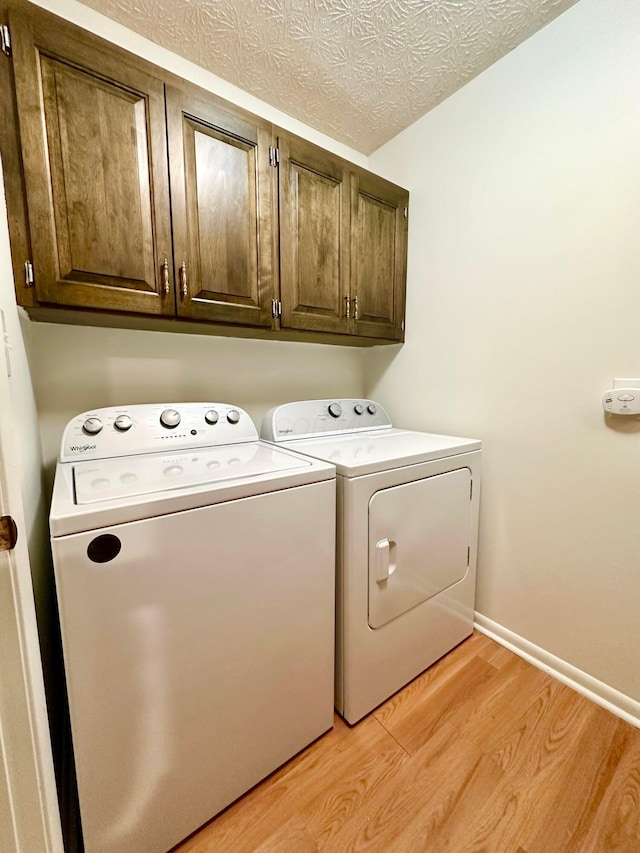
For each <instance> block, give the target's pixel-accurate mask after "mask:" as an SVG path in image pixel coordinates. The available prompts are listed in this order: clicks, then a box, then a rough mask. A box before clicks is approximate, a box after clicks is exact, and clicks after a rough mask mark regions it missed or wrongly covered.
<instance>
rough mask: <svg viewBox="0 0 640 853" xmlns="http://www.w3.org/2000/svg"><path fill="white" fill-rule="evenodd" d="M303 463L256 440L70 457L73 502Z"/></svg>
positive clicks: (239, 476) (241, 476)
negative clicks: (175, 450) (166, 450)
mask: <svg viewBox="0 0 640 853" xmlns="http://www.w3.org/2000/svg"><path fill="white" fill-rule="evenodd" d="M308 466H309V463H308V462H307V461H306V460H305V459H302V458H300V457H298V458H296V457H295V456H293V455H285V454H284V453H280V452H279V451H277V450H276V451H274V449H273V448H271V447H266V446H265V445H263V444H258V443H257V442H248V443H246V444H235V445H227V446H222V447H215V448H206V449H202V448H200V449H195V450H192V451H189V452H185V453H167V454H165V453H149V454H145V455H141V456H125V457H122V458H116V459H99V460H95V461H86V462H76V463H74V464H73V485H74V503H76V504H80V505H82V504H92V503H99V502H102V501H109V500H116V499H122V498H130V497H135V496H136V495H149V494H153V493H155V492H166V491H170V490H173V489H185V488H194V487H197V486H204V485H207V484H209V483H222V482H224V481H225V480H240V479H246V478H249V477H255V476H258V475H260V474H267V473H275V472H277V471H287V470H292V469H296V468H306V467H308Z"/></svg>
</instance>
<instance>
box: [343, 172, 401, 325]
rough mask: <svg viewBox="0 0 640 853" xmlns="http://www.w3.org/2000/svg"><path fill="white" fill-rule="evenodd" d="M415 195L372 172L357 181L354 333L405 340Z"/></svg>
mask: <svg viewBox="0 0 640 853" xmlns="http://www.w3.org/2000/svg"><path fill="white" fill-rule="evenodd" d="M408 205H409V193H408V192H407V191H406V190H403V189H401V188H400V187H398V186H396V185H395V184H391V183H389V182H388V181H385V180H384V179H382V178H379V177H376V176H375V175H372V174H370V173H368V172H354V173H353V174H352V176H351V294H352V295H351V303H352V305H351V307H352V316H353V321H354V329H353V331H354V333H355V334H356V335H359V336H362V337H377V338H385V339H390V340H397V341H401V340H404V303H405V289H406V260H407V222H408V219H407V215H408Z"/></svg>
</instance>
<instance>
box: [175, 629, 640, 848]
mask: <svg viewBox="0 0 640 853" xmlns="http://www.w3.org/2000/svg"><path fill="white" fill-rule="evenodd" d="M316 850H323V851H328V852H329V853H347V851H359V850H367V851H381V852H382V851H384V853H396V852H397V853H414V851H427V853H464V851H478V853H479V851H484V853H602V851H628V853H640V730H639V729H636V728H634V727H633V726H631V725H629V724H628V723H625V722H624V721H622V720H620V719H618V718H617V717H615V716H613V715H612V714H610V713H609V712H608V711H605V710H604V709H603V708H600V707H598V706H597V705H594V704H593V703H591V702H589V701H588V700H587V699H585V698H584V697H583V696H581V695H579V694H578V693H576V692H575V691H573V690H571V689H570V688H569V687H567V686H566V685H564V684H561V683H560V682H559V681H556V680H555V679H553V678H551V677H550V676H548V675H547V674H545V673H544V672H542V671H541V670H539V669H537V668H535V667H534V666H532V665H531V664H528V663H526V662H525V661H523V660H521V659H520V658H518V657H517V656H516V655H514V654H512V653H511V652H509V651H507V650H506V649H504V648H502V647H501V646H499V645H497V644H496V643H494V642H493V641H491V640H489V639H488V638H487V637H484V636H483V635H481V634H478V633H475V634H473V635H472V636H471V637H470V638H469V639H468V640H466V641H465V642H464V643H462V644H461V645H460V646H458V647H457V648H456V649H454V650H453V651H452V652H451V653H450V654H448V655H447V656H446V657H444V658H443V659H442V660H440V661H438V663H436V664H434V666H432V667H431V668H430V669H429V670H427V672H425V673H424V674H423V675H421V676H420V677H419V678H416V679H415V680H414V681H413V682H411V683H410V684H409V685H407V687H405V688H404V689H403V690H401V691H400V692H399V693H397V694H396V695H395V696H393V697H392V698H391V699H390V700H389V701H388V702H386V703H385V704H384V705H381V706H380V707H379V708H378V709H377V710H376V711H374V712H373V713H372V714H370V715H369V716H368V717H366V718H365V719H364V720H362V721H361V722H360V723H358V724H357V725H356V726H354V727H353V728H350V727H349V726H347V725H346V723H344V722H343V721H342V720H341V719H340V718H339V717H337V716H336V720H335V726H334V728H333V729H332V730H331V731H330V732H328V733H327V734H326V735H324V736H323V737H322V738H320V739H319V740H318V741H316V742H315V743H313V744H312V745H311V746H310V747H308V748H307V749H306V750H304V751H303V752H302V753H300V754H299V755H297V756H296V757H295V758H294V759H292V760H291V761H290V762H288V763H287V764H286V765H285V766H284V767H282V768H281V769H280V770H278V771H277V772H276V773H274V774H272V775H271V776H270V777H269V778H268V779H266V780H265V781H264V782H262V783H261V784H260V785H258V786H257V787H255V788H254V789H253V790H252V791H250V792H249V793H248V794H246V795H245V796H244V797H242V798H241V799H240V800H238V801H237V802H236V803H234V804H233V805H232V806H230V807H229V808H228V809H226V811H224V812H223V813H222V814H221V815H219V816H218V817H217V818H215V819H214V820H213V821H211V822H210V823H209V824H207V825H206V826H205V827H204V828H202V829H201V830H200V831H199V832H197V833H196V834H195V835H193V836H191V837H190V838H189V839H187V840H186V841H185V842H183V843H182V844H180V845H179V846H178V847H176V848H175V853H178V851H179V853H205V851H206V853H227V851H228V853H257V851H260V853H267V851H270V853H311V851H316Z"/></svg>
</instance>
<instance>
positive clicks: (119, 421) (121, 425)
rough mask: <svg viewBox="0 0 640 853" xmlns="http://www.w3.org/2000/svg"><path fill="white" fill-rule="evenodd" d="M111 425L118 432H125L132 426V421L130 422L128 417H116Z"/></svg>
mask: <svg viewBox="0 0 640 853" xmlns="http://www.w3.org/2000/svg"><path fill="white" fill-rule="evenodd" d="M113 425H114V427H115V428H116V429H117V430H118V432H126V431H127V430H128V429H131V427H132V426H133V421H132V420H131V418H130V417H129V415H118V417H117V418H116V419H115V421H114V422H113Z"/></svg>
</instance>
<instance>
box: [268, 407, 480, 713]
mask: <svg viewBox="0 0 640 853" xmlns="http://www.w3.org/2000/svg"><path fill="white" fill-rule="evenodd" d="M261 437H262V438H263V439H265V440H267V441H271V442H275V443H276V444H277V446H278V447H281V448H284V447H287V448H289V449H291V450H296V451H298V452H300V453H305V454H308V455H309V456H312V457H313V458H315V459H322V460H324V461H327V462H331V463H332V464H333V465H335V466H336V469H337V499H338V500H337V543H336V544H337V550H336V569H337V582H336V708H337V710H338V711H339V712H340V714H342V716H343V717H345V719H346V720H347V721H348V722H349V723H355V722H357V721H358V720H359V719H361V718H362V717H363V716H364V715H365V714H367V713H368V712H369V711H371V710H373V709H374V708H375V707H376V706H377V705H379V704H380V703H381V702H383V701H384V700H385V699H387V698H388V697H389V696H391V695H392V694H393V693H395V692H396V691H397V690H399V689H400V688H401V687H403V686H404V685H405V684H407V683H408V682H409V681H411V679H413V678H414V677H415V676H417V675H419V674H420V673H421V672H423V670H425V669H426V668H427V667H428V666H430V665H431V664H432V663H434V662H435V661H436V660H438V658H440V657H442V655H444V654H445V653H446V652H448V651H450V650H451V649H452V648H453V647H454V646H455V645H457V644H458V643H460V642H461V641H462V640H464V639H465V637H468V636H469V635H470V634H471V632H472V630H473V614H474V600H475V584H476V548H477V539H478V506H479V496H480V463H481V452H482V451H481V442H480V441H478V440H477V439H471V438H457V437H454V436H446V435H434V434H430V433H422V432H411V431H408V430H401V429H393V428H392V425H391V421H390V420H389V417H388V416H387V414H386V412H385V411H384V409H383V408H382V407H381V406H380V405H379V404H377V403H375V402H374V401H372V400H312V401H304V402H298V403H287V404H285V405H282V406H278V407H277V408H275V409H272V410H271V411H270V412H268V413H267V415H266V416H265V418H264V420H263V422H262V429H261Z"/></svg>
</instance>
